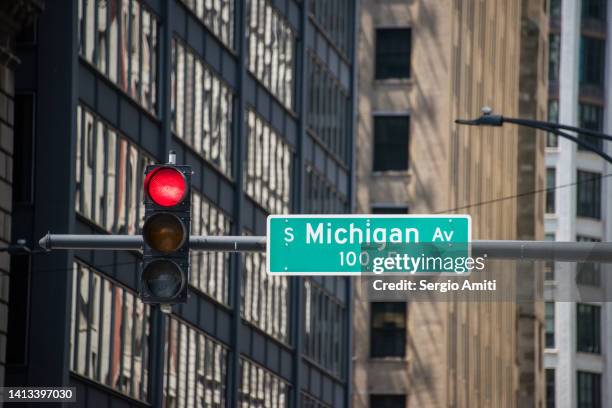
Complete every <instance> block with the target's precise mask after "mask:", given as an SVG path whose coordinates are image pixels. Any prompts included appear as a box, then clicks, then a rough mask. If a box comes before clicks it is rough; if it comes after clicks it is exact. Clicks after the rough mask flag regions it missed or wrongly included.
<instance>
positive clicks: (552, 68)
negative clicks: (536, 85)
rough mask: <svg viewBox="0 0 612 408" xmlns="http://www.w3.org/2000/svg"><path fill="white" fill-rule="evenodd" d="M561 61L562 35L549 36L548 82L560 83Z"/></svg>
mask: <svg viewBox="0 0 612 408" xmlns="http://www.w3.org/2000/svg"><path fill="white" fill-rule="evenodd" d="M560 61H561V35H560V34H559V33H551V34H549V35H548V81H549V82H558V81H559V62H560Z"/></svg>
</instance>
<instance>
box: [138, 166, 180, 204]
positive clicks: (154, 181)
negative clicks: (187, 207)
mask: <svg viewBox="0 0 612 408" xmlns="http://www.w3.org/2000/svg"><path fill="white" fill-rule="evenodd" d="M145 187H146V191H147V194H148V195H149V197H151V200H153V202H154V203H155V204H157V205H160V206H162V207H172V206H175V205H177V204H179V203H180V202H181V201H183V199H184V198H185V195H186V194H187V181H186V180H185V176H184V175H183V173H181V172H180V171H178V170H177V169H175V168H173V167H161V168H159V169H157V170H155V171H154V172H153V173H149V175H148V176H147V179H146V181H145Z"/></svg>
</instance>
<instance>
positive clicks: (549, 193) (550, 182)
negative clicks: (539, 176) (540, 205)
mask: <svg viewBox="0 0 612 408" xmlns="http://www.w3.org/2000/svg"><path fill="white" fill-rule="evenodd" d="M556 185H557V168H556V167H547V168H546V206H545V209H546V214H554V213H555V204H556V203H555V192H556V191H555V187H556Z"/></svg>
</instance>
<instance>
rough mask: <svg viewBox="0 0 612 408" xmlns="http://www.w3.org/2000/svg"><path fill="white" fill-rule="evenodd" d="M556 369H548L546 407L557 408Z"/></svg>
mask: <svg viewBox="0 0 612 408" xmlns="http://www.w3.org/2000/svg"><path fill="white" fill-rule="evenodd" d="M555 383H556V381H555V369H554V368H547V369H546V408H555V392H556V390H555V388H556V387H555Z"/></svg>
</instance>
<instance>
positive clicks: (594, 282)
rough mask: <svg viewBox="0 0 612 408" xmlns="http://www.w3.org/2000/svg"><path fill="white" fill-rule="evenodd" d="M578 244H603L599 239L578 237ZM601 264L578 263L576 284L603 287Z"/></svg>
mask: <svg viewBox="0 0 612 408" xmlns="http://www.w3.org/2000/svg"><path fill="white" fill-rule="evenodd" d="M576 242H601V239H599V238H593V237H587V236H584V235H578V236H577V237H576ZM600 268H601V263H599V262H578V263H576V283H578V284H580V285H589V286H599V285H601V269H600Z"/></svg>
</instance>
